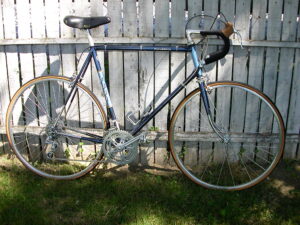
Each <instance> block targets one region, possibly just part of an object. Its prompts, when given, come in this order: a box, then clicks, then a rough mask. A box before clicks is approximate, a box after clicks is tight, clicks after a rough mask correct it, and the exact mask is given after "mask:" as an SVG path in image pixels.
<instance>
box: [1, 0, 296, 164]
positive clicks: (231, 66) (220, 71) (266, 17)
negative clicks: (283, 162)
mask: <svg viewBox="0 0 300 225" xmlns="http://www.w3.org/2000/svg"><path fill="white" fill-rule="evenodd" d="M0 7H1V10H0V83H1V92H0V100H1V102H0V108H1V115H0V117H1V126H2V127H3V126H4V125H5V124H4V123H5V121H4V120H5V113H6V109H7V106H8V103H9V100H10V99H11V98H12V96H13V94H14V93H15V92H16V90H17V89H18V88H19V87H20V85H22V84H24V83H25V82H27V81H29V80H30V79H32V78H34V77H38V76H43V75H46V74H59V75H63V76H68V77H70V76H72V75H73V73H74V72H78V69H79V68H80V65H82V63H83V62H82V61H81V62H79V63H77V61H76V57H77V58H78V57H79V55H80V54H81V52H82V50H84V49H85V48H86V47H87V39H86V33H85V32H84V31H80V30H75V29H73V28H70V27H68V26H66V25H65V24H64V22H63V18H64V17H65V16H66V15H70V14H73V15H79V16H97V15H105V14H106V13H107V15H109V16H110V17H111V19H112V22H111V23H110V24H108V25H105V26H101V27H99V28H97V29H93V30H92V35H93V37H95V40H96V42H98V43H103V42H104V43H118V42H120V43H142V44H146V43H155V44H156V43H159V44H162V43H166V44H170V43H173V44H185V43H186V39H185V34H184V26H185V23H186V21H187V19H188V18H191V17H192V16H195V15H199V14H201V13H202V12H203V13H205V14H209V15H212V16H215V15H217V14H218V13H219V12H220V11H221V12H223V13H224V14H225V16H226V17H227V19H228V20H229V21H233V22H234V23H235V26H236V28H237V29H238V30H240V32H241V34H242V36H243V42H244V49H240V47H239V41H238V37H237V36H236V35H235V36H234V39H233V40H232V44H233V45H234V47H232V48H231V50H230V52H229V54H228V55H227V56H226V57H225V58H224V59H222V60H220V61H219V62H218V63H213V64H212V65H209V66H207V67H206V70H207V74H208V75H209V79H210V81H213V80H235V81H241V82H245V83H248V84H249V85H252V86H254V87H256V88H258V89H260V90H262V91H264V92H265V93H266V94H267V95H268V96H269V97H270V98H271V99H272V100H273V101H274V102H275V103H276V105H277V106H278V108H279V110H280V112H281V113H282V116H283V119H284V121H285V124H286V128H287V134H288V135H299V129H300V121H299V114H300V108H299V102H300V91H299V86H300V84H299V80H300V79H299V73H300V71H299V57H300V56H299V55H300V51H299V48H300V42H299V37H300V25H299V24H300V22H299V1H298V0H253V1H252V2H251V1H247V0H236V1H235V0H212V1H210V0H203V1H199V0H188V1H182V0H172V1H165V0H156V1H154V2H153V1H147V0H139V1H135V0H129V1H122V0H109V1H103V0H90V1H88V0H65V1H58V0H54V1H53V0H51V1H50V0H44V1H43V0H31V1H14V0H2V1H1V4H0ZM192 25H193V26H198V24H197V23H194V24H192ZM297 32H298V33H297ZM106 36H107V37H106ZM220 43H221V42H220V40H217V39H214V40H212V41H211V42H210V44H211V46H209V48H208V52H212V51H215V50H217V49H218V48H219V44H220ZM84 56H86V54H83V58H84ZM98 58H99V59H100V61H101V62H102V65H101V66H102V70H105V71H106V72H107V74H106V79H107V81H108V82H109V90H110V93H111V98H112V102H113V105H114V106H115V111H116V115H117V117H118V121H119V122H120V125H121V127H122V128H124V129H126V130H129V129H130V128H132V126H133V125H132V124H131V123H130V122H129V121H128V120H127V119H126V115H128V113H129V112H135V113H134V115H133V118H134V120H136V121H137V120H139V119H140V118H141V116H142V115H143V113H145V112H147V111H149V109H150V108H151V107H152V106H157V105H158V104H159V103H160V102H161V101H162V100H163V99H164V98H165V97H166V96H167V95H168V94H169V93H170V92H171V91H172V90H174V88H175V87H176V86H177V85H180V83H181V82H182V81H183V79H184V78H185V77H186V76H187V75H188V74H189V73H190V72H191V71H192V69H193V62H192V60H191V58H190V56H189V55H186V54H184V53H176V52H172V53H169V52H155V53H153V52H127V51H126V52H122V51H121V52H120V51H116V52H106V53H105V52H100V51H99V52H98ZM83 83H84V84H85V85H86V86H88V87H89V88H90V89H91V90H92V91H93V92H94V93H95V94H96V96H98V97H99V98H100V101H101V103H102V104H103V106H104V108H105V109H106V104H105V102H104V98H103V94H102V92H101V91H102V90H101V86H100V84H99V82H98V76H97V71H96V70H95V67H94V63H91V65H90V67H89V68H88V70H87V74H86V76H85V79H84V81H83ZM195 87H197V83H195V82H192V83H191V84H189V85H188V86H187V87H186V88H185V90H184V91H183V92H182V93H180V94H179V95H178V96H177V97H176V98H175V99H173V100H172V102H171V103H170V104H169V106H166V108H165V109H163V110H162V111H161V112H160V113H159V114H158V115H157V116H156V118H155V119H153V120H151V122H150V123H149V124H148V125H147V126H146V127H145V128H144V129H145V130H148V129H150V130H155V129H157V128H156V127H158V129H159V130H160V131H161V132H165V131H166V130H167V129H168V123H169V122H168V119H170V117H171V115H172V113H173V112H174V110H175V108H176V106H177V105H178V103H179V102H180V100H181V99H182V98H183V96H185V95H186V94H188V93H189V92H190V91H192V90H193V89H194V88H195ZM55 90H56V89H55V88H52V90H51V87H50V90H49V91H50V94H51V95H54V94H56V93H55ZM79 98H80V97H79ZM211 99H212V101H213V102H215V103H216V105H217V108H218V112H217V115H216V120H218V113H220V115H221V113H226V115H225V117H224V118H226V119H225V121H222V122H223V124H224V125H225V126H234V127H235V126H236V127H237V126H239V129H240V130H243V129H244V130H245V131H247V132H254V131H255V130H257V129H259V130H261V131H263V130H266V129H269V128H270V127H272V126H273V120H272V118H266V115H267V113H266V112H265V109H264V108H260V106H258V104H257V103H256V102H255V101H254V100H253V99H252V98H251V97H250V96H239V97H238V99H231V96H230V93H228V95H226V96H224V95H222V96H220V95H217V96H211ZM84 101H85V99H84V98H83V99H79V103H78V106H80V105H82V104H83V102H84ZM198 101H199V99H198ZM230 102H233V103H232V104H231V105H230ZM18 104H19V109H20V110H19V111H21V107H24V106H22V104H21V103H18ZM198 104H200V102H198ZM228 105H230V106H229V107H231V109H230V111H228ZM246 105H247V106H246ZM139 106H141V109H140V110H139V109H138V108H139ZM26 107H29V108H30V112H29V111H28V113H27V114H26V115H25V118H23V119H24V122H26V121H30V122H31V123H33V124H34V121H31V119H30V117H32V114H31V113H33V114H34V115H35V113H39V114H41V113H40V110H41V109H39V108H38V107H35V106H34V105H33V104H32V103H30V99H29V100H28V101H27V102H26ZM82 107H83V106H82ZM220 109H221V110H220ZM49 110H50V109H49ZM200 110H204V109H203V108H202V109H200ZM219 111H220V112H219ZM93 112H95V110H93ZM229 112H231V113H230V114H229ZM77 114H78V117H77V120H78V121H77V122H84V121H79V120H80V118H81V120H84V117H82V116H80V115H81V114H83V112H80V110H78V113H77ZM86 116H88V117H89V118H90V119H91V118H93V120H94V122H95V123H96V125H95V127H97V124H98V123H97V122H99V120H100V118H99V117H97V116H96V115H93V113H92V112H91V113H90V114H86ZM17 117H19V115H18V112H16V113H15V115H14V118H17ZM26 117H27V118H26ZM257 117H259V118H260V120H259V121H258V123H251V124H243V123H241V121H244V119H246V118H257ZM39 119H40V120H41V121H42V120H43V119H45V118H42V117H40V118H39ZM181 120H182V124H184V125H185V129H186V130H190V131H196V130H197V129H201V130H203V131H205V128H206V125H207V122H205V121H204V120H202V121H200V123H199V124H197V123H195V122H193V121H198V120H199V113H195V112H194V111H193V112H192V111H191V112H186V114H185V118H181ZM191 121H192V122H191ZM275 130H276V128H274V131H275ZM164 138H166V137H164ZM2 139H3V138H2ZM2 139H1V138H0V143H1V141H2ZM288 140H292V139H288ZM293 140H294V139H293ZM295 140H297V139H295ZM298 142H299V140H298ZM298 142H297V141H291V142H289V141H287V144H286V148H285V157H287V158H297V157H298V158H299V157H300V151H299V143H298ZM212 143H213V141H212V142H211V143H208V144H207V145H206V146H200V148H208V149H210V150H212V151H214V158H215V160H218V158H220V159H221V158H222V157H225V156H224V155H222V154H221V153H219V149H220V148H219V147H220V146H218V145H217V144H212ZM3 144H4V145H3ZM3 144H2V145H1V146H0V151H1V148H3V147H4V149H3V150H5V151H8V150H9V149H8V146H7V145H5V143H3ZM188 145H189V146H188ZM236 145H239V143H236ZM187 146H188V147H189V148H190V149H192V151H191V152H192V153H191V155H187V156H186V158H185V160H186V161H189V163H190V165H193V164H195V163H196V161H195V158H196V160H197V157H198V158H199V157H202V156H197V154H198V153H197V152H198V150H199V146H198V143H197V142H192V141H191V142H188V143H187ZM166 148H167V143H166V140H165V139H159V140H156V141H155V142H154V143H151V144H150V145H147V146H145V145H141V146H140V149H141V150H142V151H141V152H140V153H139V155H140V156H139V158H138V159H137V161H136V162H135V163H142V164H143V165H145V164H149V165H151V164H153V163H155V164H159V165H165V162H166V161H167V160H168V159H169V155H168V153H167V151H166ZM238 148H239V147H238V146H236V149H238ZM252 148H253V149H254V148H255V146H252ZM196 156H197V157H196ZM203 157H205V156H203ZM170 163H171V164H172V162H171V161H170Z"/></svg>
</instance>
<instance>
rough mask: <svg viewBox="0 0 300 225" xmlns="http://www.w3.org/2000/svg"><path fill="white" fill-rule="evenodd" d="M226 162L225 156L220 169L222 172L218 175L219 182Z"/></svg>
mask: <svg viewBox="0 0 300 225" xmlns="http://www.w3.org/2000/svg"><path fill="white" fill-rule="evenodd" d="M224 163H225V157H224V160H223V162H222V166H221V170H220V173H219V177H218V181H217V184H219V181H220V178H221V174H222V171H223V166H224Z"/></svg>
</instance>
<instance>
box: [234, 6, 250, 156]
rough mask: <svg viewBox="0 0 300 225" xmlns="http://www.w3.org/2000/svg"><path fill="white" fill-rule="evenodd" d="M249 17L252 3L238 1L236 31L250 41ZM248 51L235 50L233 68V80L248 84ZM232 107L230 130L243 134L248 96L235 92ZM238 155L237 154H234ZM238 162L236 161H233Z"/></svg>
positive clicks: (237, 148)
mask: <svg viewBox="0 0 300 225" xmlns="http://www.w3.org/2000/svg"><path fill="white" fill-rule="evenodd" d="M249 17H250V1H246V0H238V1H236V21H235V26H236V29H238V30H241V31H240V33H241V35H242V38H243V39H249ZM247 63H248V49H247V48H244V49H241V48H240V47H235V48H234V66H233V80H235V81H240V82H243V83H247V75H248V68H247V67H248V66H247ZM231 102H232V106H231V115H230V116H231V120H230V128H232V129H233V130H234V131H236V132H243V128H244V119H245V118H244V117H245V109H246V107H245V106H246V96H245V93H244V92H240V91H239V90H235V91H234V92H233V93H232V101H231ZM241 144H242V143H234V144H233V146H232V147H233V152H238V151H239V150H240V147H241ZM234 155H236V154H234ZM232 160H236V159H232Z"/></svg>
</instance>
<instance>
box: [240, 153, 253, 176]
mask: <svg viewBox="0 0 300 225" xmlns="http://www.w3.org/2000/svg"><path fill="white" fill-rule="evenodd" d="M240 160H241V162H242V164H243V166H244V167H245V169H246V173H247V175H248V177H249V179H250V181H251V180H252V178H251V176H250V174H249V172H248V170H247V167H246V165H245V163H244V161H243V158H242V157H241V158H240Z"/></svg>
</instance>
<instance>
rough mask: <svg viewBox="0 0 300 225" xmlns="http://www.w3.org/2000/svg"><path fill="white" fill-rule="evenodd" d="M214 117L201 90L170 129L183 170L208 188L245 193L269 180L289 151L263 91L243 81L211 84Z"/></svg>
mask: <svg viewBox="0 0 300 225" xmlns="http://www.w3.org/2000/svg"><path fill="white" fill-rule="evenodd" d="M207 93H208V99H209V103H210V110H211V117H210V118H209V117H208V116H207V114H206V111H205V108H204V104H202V99H201V92H200V91H199V89H196V90H194V91H193V92H191V93H190V94H189V95H188V96H187V97H186V98H185V99H183V101H182V102H181V103H180V104H179V105H178V107H177V109H176V110H175V112H174V114H173V116H172V120H171V124H170V129H169V144H170V149H171V153H172V156H173V158H174V160H175V162H176V164H177V166H178V167H179V168H180V170H181V171H182V172H183V173H184V174H185V175H186V176H187V177H188V178H190V179H191V180H192V181H193V182H195V183H196V184H198V185H202V186H204V187H206V188H211V189H221V190H242V189H245V188H249V187H251V186H253V185H256V184H258V183H259V182H261V181H262V180H263V179H265V178H266V177H267V176H268V175H269V174H270V173H271V172H272V170H273V169H274V168H275V166H276V165H277V163H278V161H279V160H280V158H281V156H282V153H283V148H284V135H285V134H284V124H283V121H282V118H281V115H280V113H279V111H278V109H277V108H276V106H275V105H274V104H273V103H272V101H271V100H270V99H269V98H268V97H266V96H265V95H264V94H263V93H262V92H260V91H259V90H257V89H255V88H253V87H250V86H248V85H246V84H242V83H238V82H230V81H224V82H215V83H210V84H208V85H207Z"/></svg>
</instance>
